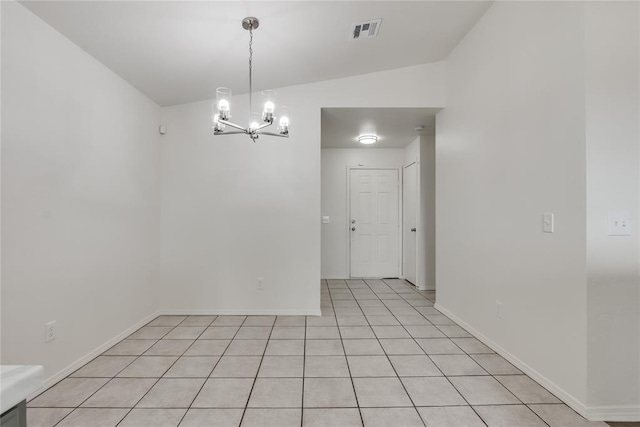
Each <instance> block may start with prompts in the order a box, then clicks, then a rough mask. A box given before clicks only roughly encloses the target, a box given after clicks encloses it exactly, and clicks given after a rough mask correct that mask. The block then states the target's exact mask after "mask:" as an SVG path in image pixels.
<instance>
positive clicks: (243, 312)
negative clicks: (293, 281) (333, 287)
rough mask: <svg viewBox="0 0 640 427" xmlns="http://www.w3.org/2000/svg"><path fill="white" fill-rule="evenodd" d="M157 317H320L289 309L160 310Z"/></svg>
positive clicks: (309, 312) (314, 313) (316, 311)
mask: <svg viewBox="0 0 640 427" xmlns="http://www.w3.org/2000/svg"><path fill="white" fill-rule="evenodd" d="M157 315H169V316H171V315H173V316H176V315H177V316H321V315H322V313H321V311H320V309H319V308H318V309H316V310H290V309H282V310H277V309H269V310H263V309H253V310H247V309H203V310H193V309H190V310H184V309H178V308H175V309H174V308H162V309H160V310H158V313H157Z"/></svg>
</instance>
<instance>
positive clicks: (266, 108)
mask: <svg viewBox="0 0 640 427" xmlns="http://www.w3.org/2000/svg"><path fill="white" fill-rule="evenodd" d="M275 107H276V106H275V105H274V104H273V102H271V101H267V102H265V103H264V112H265V113H271V114H273V110H274V109H275Z"/></svg>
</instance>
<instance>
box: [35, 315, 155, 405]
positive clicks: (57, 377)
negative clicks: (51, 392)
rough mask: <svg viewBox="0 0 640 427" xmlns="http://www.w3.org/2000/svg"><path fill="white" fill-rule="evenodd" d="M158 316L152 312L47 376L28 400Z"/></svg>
mask: <svg viewBox="0 0 640 427" xmlns="http://www.w3.org/2000/svg"><path fill="white" fill-rule="evenodd" d="M156 317H158V312H155V313H153V314H150V315H149V316H147V317H145V318H144V319H142V320H141V321H139V322H138V323H136V324H135V325H133V326H132V327H130V328H128V329H126V330H125V331H123V332H121V333H119V334H118V335H116V336H115V337H113V338H111V339H110V340H109V341H107V342H106V343H104V344H102V345H101V346H99V347H98V348H96V349H94V350H93V351H91V352H89V353H88V354H86V355H84V356H82V357H81V358H80V359H78V360H76V361H75V362H73V363H72V364H71V365H69V366H67V367H66V368H64V369H62V370H61V371H58V372H56V373H55V374H53V375H52V376H50V377H49V378H47V379H46V380H45V381H44V386H43V387H42V388H41V389H40V390H39V391H37V392H36V393H34V394H33V395H31V396H29V397H28V398H27V400H31V399H33V398H34V397H36V396H38V395H39V394H41V393H43V392H44V391H46V390H47V389H48V388H50V387H51V386H53V385H55V384H57V383H58V382H59V381H60V380H62V379H64V378H65V377H67V376H69V375H71V374H72V373H73V372H75V371H77V370H78V369H80V368H81V367H83V366H84V365H86V364H87V363H89V362H90V361H92V360H93V359H95V358H96V357H98V356H99V355H101V354H102V353H104V352H105V351H107V350H108V349H110V348H111V347H113V346H114V345H116V344H117V343H119V342H120V341H122V340H123V339H125V338H126V337H128V336H129V335H131V334H132V333H134V332H135V331H137V330H138V329H140V328H141V327H143V326H144V325H146V324H147V323H149V322H151V321H152V320H153V319H155V318H156Z"/></svg>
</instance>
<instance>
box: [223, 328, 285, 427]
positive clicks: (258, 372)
mask: <svg viewBox="0 0 640 427" xmlns="http://www.w3.org/2000/svg"><path fill="white" fill-rule="evenodd" d="M248 318H249V316H247V317H245V320H244V322H246V321H247V319H248ZM277 319H278V316H273V323H272V324H271V331H269V336H268V337H267V342H266V343H265V345H264V350H262V357H261V358H260V363H259V364H258V370H257V371H256V376H255V377H254V378H253V384H252V385H251V390H250V391H249V396H248V397H247V402H246V403H245V405H244V411H242V417H241V418H240V424H239V425H242V421H244V416H245V415H246V414H247V409H249V402H250V401H251V395H252V394H253V389H254V387H255V386H256V383H257V382H258V375H260V368H262V362H263V361H264V356H265V354H266V353H267V347H268V346H269V340H270V339H271V334H273V328H274V327H275V324H276V320H277ZM244 322H242V323H243V325H244ZM240 327H242V325H241V326H240ZM238 332H240V329H239V328H238ZM238 332H236V335H237V333H238ZM234 337H235V335H234ZM234 339H235V338H234ZM231 341H232V342H233V339H232V340H231ZM229 345H231V344H229Z"/></svg>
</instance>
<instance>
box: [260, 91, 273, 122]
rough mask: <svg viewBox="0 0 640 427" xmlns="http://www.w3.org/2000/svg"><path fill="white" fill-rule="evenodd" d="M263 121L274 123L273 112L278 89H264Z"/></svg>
mask: <svg viewBox="0 0 640 427" xmlns="http://www.w3.org/2000/svg"><path fill="white" fill-rule="evenodd" d="M262 105H263V108H262V121H263V122H265V123H269V124H271V123H273V112H274V111H275V109H276V91H275V90H271V89H268V90H263V91H262Z"/></svg>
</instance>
